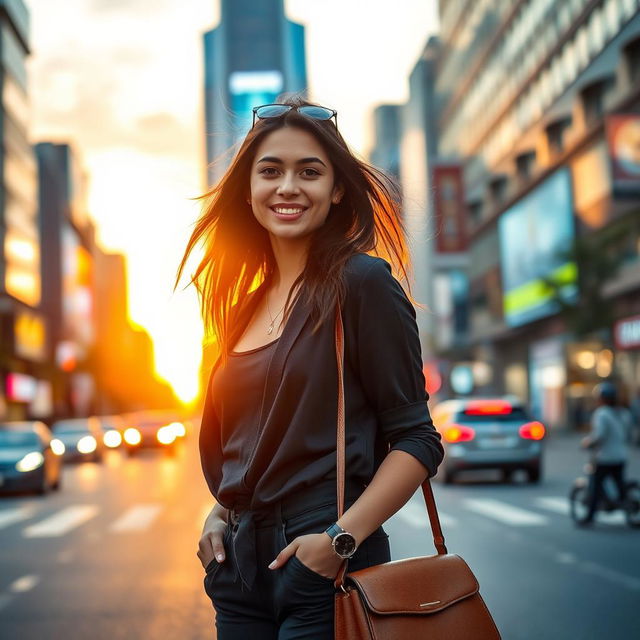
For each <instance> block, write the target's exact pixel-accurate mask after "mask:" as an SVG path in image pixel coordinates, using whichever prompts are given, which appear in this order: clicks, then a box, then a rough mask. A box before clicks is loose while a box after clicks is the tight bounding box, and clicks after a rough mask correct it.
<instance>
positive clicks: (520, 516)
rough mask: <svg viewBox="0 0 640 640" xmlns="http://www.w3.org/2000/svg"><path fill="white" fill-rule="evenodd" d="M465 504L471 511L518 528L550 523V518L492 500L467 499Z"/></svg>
mask: <svg viewBox="0 0 640 640" xmlns="http://www.w3.org/2000/svg"><path fill="white" fill-rule="evenodd" d="M464 504H465V506H466V508H467V509H469V510H470V511H475V512H476V513H480V514H482V515H483V516H487V517H488V518H493V519H494V520H498V521H499V522H502V523H504V524H509V525H512V526H516V527H529V526H540V525H545V524H548V522H549V520H548V518H546V517H545V516H541V515H540V514H538V513H534V512H533V511H525V510H524V509H520V507H514V506H513V505H511V504H507V503H506V502H501V501H500V500H492V499H491V498H473V499H471V498H470V499H466V500H465V501H464Z"/></svg>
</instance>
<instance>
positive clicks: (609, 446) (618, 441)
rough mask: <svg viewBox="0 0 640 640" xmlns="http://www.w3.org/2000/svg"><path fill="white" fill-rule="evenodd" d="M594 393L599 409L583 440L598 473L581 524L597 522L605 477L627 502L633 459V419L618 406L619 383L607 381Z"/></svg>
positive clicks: (625, 410)
mask: <svg viewBox="0 0 640 640" xmlns="http://www.w3.org/2000/svg"><path fill="white" fill-rule="evenodd" d="M594 394H595V395H596V397H597V399H598V408H597V409H596V410H595V411H594V412H593V415H592V417H591V433H589V435H588V436H586V437H585V438H583V439H582V442H581V446H582V447H583V448H586V449H590V450H592V451H593V462H594V471H593V474H592V476H591V487H590V489H591V490H590V497H589V511H588V513H587V516H586V517H585V519H584V520H582V521H581V522H580V523H579V524H581V525H589V524H591V523H592V522H593V518H594V516H595V512H596V509H597V506H598V501H599V499H600V496H601V494H602V488H603V483H604V480H605V478H607V477H608V476H611V477H612V478H613V480H614V481H615V483H616V485H617V488H618V493H619V496H620V502H621V503H622V502H624V500H625V482H624V469H625V465H626V462H627V458H628V456H629V444H630V438H631V429H632V426H633V418H632V416H631V413H630V411H629V410H628V409H626V408H625V407H622V406H619V405H618V394H617V390H616V386H615V384H613V383H612V382H609V381H606V382H602V383H601V384H599V385H597V386H596V388H595V389H594Z"/></svg>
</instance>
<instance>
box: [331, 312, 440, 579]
mask: <svg viewBox="0 0 640 640" xmlns="http://www.w3.org/2000/svg"><path fill="white" fill-rule="evenodd" d="M335 342H336V362H337V365H338V424H337V441H338V444H337V454H336V470H337V473H336V476H337V492H338V493H337V498H338V518H340V517H341V516H342V514H343V513H344V490H345V409H344V327H343V324H342V312H341V309H340V305H339V304H337V305H336V318H335ZM422 494H423V496H424V501H425V503H426V505H427V514H428V515H429V522H430V523H431V532H432V534H433V544H434V545H435V548H436V550H437V552H438V555H444V554H446V553H447V547H446V546H445V543H444V535H443V534H442V528H441V526H440V518H439V517H438V509H437V508H436V501H435V498H434V497H433V490H432V489H431V482H430V481H429V478H428V477H427V478H426V479H425V481H424V482H423V483H422ZM346 565H347V563H346V562H345V563H343V565H342V568H341V570H340V571H339V572H338V577H337V578H336V586H338V587H340V586H341V585H342V581H343V579H344V574H345V572H346ZM338 581H339V582H340V584H338Z"/></svg>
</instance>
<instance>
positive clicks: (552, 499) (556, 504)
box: [533, 496, 569, 516]
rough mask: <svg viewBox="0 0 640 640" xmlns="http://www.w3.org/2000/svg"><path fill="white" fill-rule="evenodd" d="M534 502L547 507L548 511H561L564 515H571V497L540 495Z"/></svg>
mask: <svg viewBox="0 0 640 640" xmlns="http://www.w3.org/2000/svg"><path fill="white" fill-rule="evenodd" d="M533 503H534V504H535V505H536V506H537V507H540V508H541V509H545V510H546V511H552V512H553V513H559V514H560V515H563V516H568V515H569V499H568V498H563V497H562V496H540V497H538V498H535V500H534V501H533Z"/></svg>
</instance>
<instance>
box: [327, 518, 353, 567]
mask: <svg viewBox="0 0 640 640" xmlns="http://www.w3.org/2000/svg"><path fill="white" fill-rule="evenodd" d="M325 533H326V534H327V535H328V536H329V537H330V538H331V546H332V547H333V550H334V551H335V552H336V553H337V554H338V555H339V556H340V557H341V558H345V559H346V558H350V557H351V556H352V555H353V554H354V553H355V552H356V546H357V545H356V539H355V538H354V537H353V536H352V535H351V534H350V533H349V532H347V531H345V530H344V529H343V528H342V527H341V526H340V525H339V524H338V523H335V524H332V525H331V526H330V527H329V528H328V529H327V530H326V531H325Z"/></svg>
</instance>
